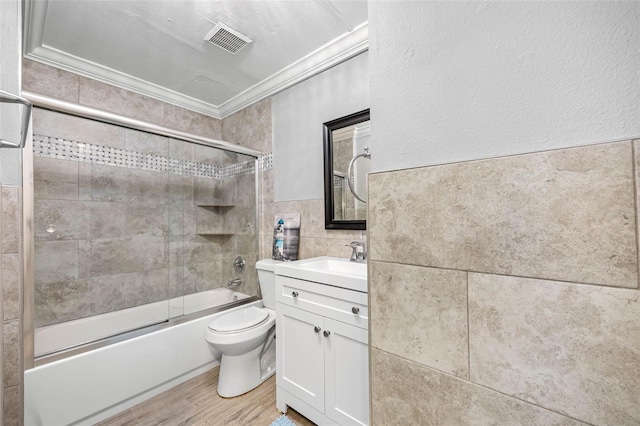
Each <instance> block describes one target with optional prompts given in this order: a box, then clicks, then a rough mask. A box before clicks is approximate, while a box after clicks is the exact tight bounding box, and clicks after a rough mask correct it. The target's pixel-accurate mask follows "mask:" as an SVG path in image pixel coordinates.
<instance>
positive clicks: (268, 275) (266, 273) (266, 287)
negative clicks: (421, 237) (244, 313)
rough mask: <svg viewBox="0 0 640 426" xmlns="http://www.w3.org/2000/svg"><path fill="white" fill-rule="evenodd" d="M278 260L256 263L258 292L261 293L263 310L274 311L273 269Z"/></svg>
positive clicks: (274, 287)
mask: <svg viewBox="0 0 640 426" xmlns="http://www.w3.org/2000/svg"><path fill="white" fill-rule="evenodd" d="M281 262H282V261H280V260H273V259H264V260H258V261H257V262H256V270H257V271H258V281H260V291H261V292H262V303H263V304H264V307H265V308H269V309H274V310H275V309H276V276H275V274H274V273H273V269H274V267H275V266H276V264H278V263H281Z"/></svg>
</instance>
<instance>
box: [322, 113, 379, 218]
mask: <svg viewBox="0 0 640 426" xmlns="http://www.w3.org/2000/svg"><path fill="white" fill-rule="evenodd" d="M323 127H324V224H325V229H366V228H367V221H366V219H367V204H366V202H367V174H368V173H369V170H370V169H371V165H370V163H371V162H370V161H369V158H370V156H369V153H368V146H369V138H370V134H371V131H370V126H369V110H368V109H366V110H364V111H360V112H356V113H354V114H351V115H347V116H346V117H341V118H338V119H335V120H331V121H328V122H326V123H324V124H323ZM349 173H351V176H349Z"/></svg>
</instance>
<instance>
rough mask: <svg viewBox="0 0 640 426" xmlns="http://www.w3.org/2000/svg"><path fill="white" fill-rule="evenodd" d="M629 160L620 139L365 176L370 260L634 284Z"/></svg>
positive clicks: (628, 149)
mask: <svg viewBox="0 0 640 426" xmlns="http://www.w3.org/2000/svg"><path fill="white" fill-rule="evenodd" d="M631 160H632V155H631V144H630V143H629V142H623V143H611V144H602V145H593V146H585V147H579V148H571V149H564V150H558V151H550V152H543V153H534V154H527V155H519V156H514V157H507V158H498V159H490V160H482V161H474V162H467V163H458V164H452V165H444V166H437V167H426V168H420V169H414V170H405V171H399V172H390V173H379V174H374V175H371V176H370V178H369V190H370V194H371V198H370V205H369V226H370V229H371V234H372V235H374V236H375V238H374V239H373V240H372V241H371V243H372V247H371V258H372V259H374V260H389V261H394V262H395V261H398V259H401V260H402V262H403V263H409V264H417V265H424V266H437V267H442V268H448V269H461V270H472V271H476V272H489V273H499V274H508V275H518V276H526V277H534V278H545V279H556V280H563V281H572V282H584V283H594V284H603V285H610V286H620V287H637V285H638V261H637V248H636V225H635V221H634V215H635V207H634V194H633V192H634V190H633V168H632V166H633V164H632V161H631ZM417 189H418V190H417Z"/></svg>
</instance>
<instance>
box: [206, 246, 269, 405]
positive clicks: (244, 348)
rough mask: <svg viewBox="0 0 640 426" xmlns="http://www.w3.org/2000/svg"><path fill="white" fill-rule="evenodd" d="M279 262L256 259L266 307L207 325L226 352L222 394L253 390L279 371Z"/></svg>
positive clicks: (226, 315)
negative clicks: (276, 271)
mask: <svg viewBox="0 0 640 426" xmlns="http://www.w3.org/2000/svg"><path fill="white" fill-rule="evenodd" d="M276 263H277V261H275V260H271V259H267V260H260V261H258V262H256V269H257V270H258V279H259V281H260V289H261V291H262V302H263V305H264V307H262V308H259V307H256V306H250V307H246V308H241V309H234V310H233V311H230V312H225V313H222V314H220V315H217V316H216V317H215V318H214V319H213V320H212V321H211V322H210V323H209V325H208V327H207V332H206V337H205V338H206V340H207V342H209V344H210V345H211V346H213V348H215V349H216V350H218V351H220V352H221V353H222V358H221V360H220V374H219V378H218V394H219V395H220V396H222V397H225V398H229V397H234V396H238V395H242V394H243V393H246V392H249V391H250V390H251V389H253V388H255V387H256V386H258V385H259V384H261V383H262V382H264V381H265V380H266V379H268V378H269V377H271V376H272V375H273V374H274V373H275V364H276V356H275V350H276V345H275V337H276V336H275V323H276V312H275V277H274V274H273V268H274V266H275V264H276Z"/></svg>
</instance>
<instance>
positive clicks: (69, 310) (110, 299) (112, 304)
mask: <svg viewBox="0 0 640 426" xmlns="http://www.w3.org/2000/svg"><path fill="white" fill-rule="evenodd" d="M131 275H134V276H135V275H136V273H132V274H117V275H105V276H101V277H95V278H84V279H70V280H66V281H60V282H54V283H46V284H36V287H35V318H34V322H35V326H36V327H43V326H46V325H50V324H57V323H60V322H65V321H71V320H74V319H78V318H84V317H88V316H91V315H97V314H102V313H105V312H112V311H116V310H119V309H124V308H125V307H126V303H125V302H126V301H125V294H124V293H125V283H126V282H127V281H131V280H132V279H133V278H131V277H130V276H131Z"/></svg>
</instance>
